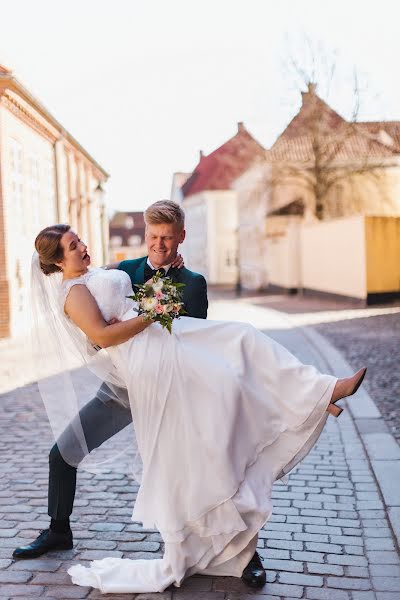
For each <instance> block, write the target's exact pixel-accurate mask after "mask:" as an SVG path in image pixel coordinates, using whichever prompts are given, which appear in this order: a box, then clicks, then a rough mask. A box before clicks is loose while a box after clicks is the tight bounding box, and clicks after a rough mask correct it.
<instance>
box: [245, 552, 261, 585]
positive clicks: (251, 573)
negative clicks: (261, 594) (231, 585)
mask: <svg viewBox="0 0 400 600" xmlns="http://www.w3.org/2000/svg"><path fill="white" fill-rule="evenodd" d="M242 580H243V581H244V582H245V583H247V585H249V586H250V587H252V588H262V587H264V585H265V584H266V581H267V577H266V574H265V570H264V567H263V566H262V562H261V559H260V557H259V555H258V552H254V556H253V558H252V559H251V561H250V562H249V564H248V565H247V567H246V568H245V569H244V571H243V575H242Z"/></svg>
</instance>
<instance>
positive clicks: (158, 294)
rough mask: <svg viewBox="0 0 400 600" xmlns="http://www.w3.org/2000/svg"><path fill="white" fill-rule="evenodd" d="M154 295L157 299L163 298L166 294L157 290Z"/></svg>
mask: <svg viewBox="0 0 400 600" xmlns="http://www.w3.org/2000/svg"><path fill="white" fill-rule="evenodd" d="M154 296H155V298H157V300H162V299H163V298H164V294H163V293H162V292H156V293H155V294H154Z"/></svg>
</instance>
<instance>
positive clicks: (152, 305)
mask: <svg viewBox="0 0 400 600" xmlns="http://www.w3.org/2000/svg"><path fill="white" fill-rule="evenodd" d="M184 286H185V284H184V283H173V281H172V279H171V278H170V277H165V276H163V275H161V273H160V272H159V271H157V273H156V274H155V275H154V276H153V277H152V279H151V280H150V281H148V282H147V283H144V284H142V285H138V284H135V287H136V288H137V291H136V292H134V294H133V296H128V298H130V299H131V300H134V301H135V302H137V303H138V304H139V308H138V309H137V311H138V313H139V315H143V316H144V318H145V319H146V320H149V321H150V320H151V321H156V322H158V323H161V325H162V326H163V327H165V328H166V329H168V331H169V332H170V333H171V332H172V321H173V320H174V319H177V318H179V317H180V316H181V315H184V314H186V311H185V310H184V308H183V302H182V290H181V288H183V287H184Z"/></svg>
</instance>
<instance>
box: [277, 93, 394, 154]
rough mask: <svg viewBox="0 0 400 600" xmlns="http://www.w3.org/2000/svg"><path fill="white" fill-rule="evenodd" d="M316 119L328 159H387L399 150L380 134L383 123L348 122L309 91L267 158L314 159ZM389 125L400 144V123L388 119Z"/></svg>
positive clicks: (389, 130)
mask: <svg viewBox="0 0 400 600" xmlns="http://www.w3.org/2000/svg"><path fill="white" fill-rule="evenodd" d="M316 122H318V128H319V134H320V136H321V137H324V147H325V149H326V151H327V154H329V160H333V159H338V160H349V159H350V160H351V159H360V158H366V157H379V158H384V157H389V156H393V155H394V154H396V153H397V152H398V151H399V148H398V147H397V141H395V142H394V143H393V144H391V143H390V142H391V140H390V138H388V137H387V135H386V137H383V136H382V135H379V132H380V131H381V130H382V129H383V127H382V126H383V125H384V123H377V122H373V123H372V122H371V123H349V122H347V121H346V120H345V119H343V118H342V117H341V116H340V115H339V114H338V113H336V112H335V111H334V110H332V109H331V108H330V106H328V105H327V104H326V102H324V101H323V100H321V98H319V97H318V96H317V95H316V94H314V93H310V92H306V93H303V105H302V107H301V109H300V111H299V113H298V114H297V115H296V116H295V117H294V119H292V121H291V122H290V123H289V125H288V126H287V127H286V129H285V130H284V131H283V132H282V133H281V135H280V136H279V137H278V139H277V140H276V142H275V143H274V144H273V146H272V147H271V149H270V150H268V151H267V158H268V159H269V160H271V161H274V160H275V161H293V162H307V161H309V160H311V159H312V157H313V155H314V151H313V135H312V133H310V130H311V129H312V127H314V126H315V123H316ZM387 125H388V127H387V129H385V131H386V134H388V135H389V136H390V137H394V136H398V139H399V147H400V123H395V122H391V123H389V122H388V123H387ZM395 125H396V127H395ZM390 132H391V133H390ZM388 142H389V143H388ZM335 145H336V147H335ZM331 152H332V154H331Z"/></svg>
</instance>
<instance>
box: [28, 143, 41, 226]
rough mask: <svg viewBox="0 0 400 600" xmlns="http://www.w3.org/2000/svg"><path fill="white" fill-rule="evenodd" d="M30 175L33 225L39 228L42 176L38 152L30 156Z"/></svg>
mask: <svg viewBox="0 0 400 600" xmlns="http://www.w3.org/2000/svg"><path fill="white" fill-rule="evenodd" d="M29 176H30V181H29V183H30V204H31V215H32V226H33V227H34V229H35V230H36V229H38V228H39V225H40V177H39V157H38V155H37V154H31V156H30V159H29Z"/></svg>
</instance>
